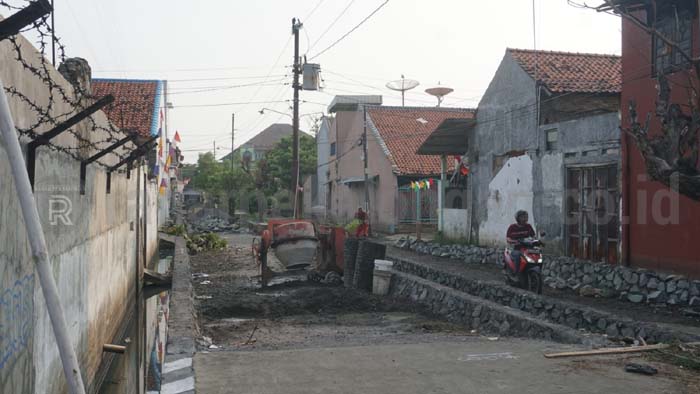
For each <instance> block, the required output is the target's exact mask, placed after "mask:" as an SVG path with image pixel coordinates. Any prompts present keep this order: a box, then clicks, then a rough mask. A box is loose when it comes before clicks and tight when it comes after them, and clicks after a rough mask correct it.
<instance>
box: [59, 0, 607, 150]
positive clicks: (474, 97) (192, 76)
mask: <svg viewBox="0 0 700 394" xmlns="http://www.w3.org/2000/svg"><path fill="white" fill-rule="evenodd" d="M385 1H386V0H293V1H292V0H254V1H243V0H201V1H194V0H147V1H144V0H120V1H107V0H55V9H56V11H55V18H56V31H57V34H58V36H59V37H60V38H61V41H62V42H63V44H65V46H66V54H67V56H69V57H73V56H78V57H83V58H85V59H87V60H88V62H89V63H90V65H91V67H92V70H93V77H96V78H131V79H160V80H167V81H168V84H167V85H168V98H167V101H168V102H170V103H172V105H173V108H172V109H170V110H168V128H169V134H170V135H171V136H172V135H173V134H174V132H175V131H176V130H177V131H178V132H179V134H180V136H181V139H182V143H181V149H183V151H184V155H185V162H195V161H196V160H197V156H198V154H199V153H204V152H207V151H212V150H213V148H214V142H215V143H216V147H217V151H216V156H217V157H222V156H224V155H225V154H227V153H228V152H230V150H231V117H232V114H235V134H234V142H235V146H238V145H240V144H242V143H244V142H245V141H246V140H248V139H250V138H252V137H253V136H254V135H255V134H257V133H258V132H260V131H261V130H263V129H264V128H265V127H267V126H269V125H270V124H272V123H291V113H292V110H291V101H290V100H291V98H292V88H291V84H290V82H291V80H292V75H291V68H290V66H291V64H292V62H293V39H292V35H291V19H292V18H293V17H297V18H300V19H301V21H302V23H303V24H304V26H303V29H302V31H301V36H300V48H301V49H300V50H301V54H306V55H307V58H308V59H311V58H312V57H313V60H309V62H313V63H319V64H320V66H321V75H322V78H323V85H324V88H323V91H320V92H311V91H302V92H301V99H302V100H303V102H302V104H301V107H300V113H301V114H302V115H303V116H302V118H301V128H302V130H306V131H308V130H310V129H311V127H312V125H313V124H314V120H315V119H316V118H318V117H319V116H320V115H321V113H322V112H325V111H326V110H327V106H328V104H329V103H330V102H331V100H332V99H333V97H334V96H335V95H342V94H380V95H382V96H383V100H384V104H385V105H400V104H401V96H400V94H399V93H398V92H393V91H391V90H389V89H387V88H386V87H385V85H386V83H387V82H389V81H392V80H396V79H399V78H400V77H401V75H402V74H403V75H405V76H406V78H411V79H415V80H418V81H419V82H420V85H419V86H418V87H417V88H415V89H414V90H412V91H409V92H408V93H407V95H406V105H412V106H434V105H436V103H437V102H436V99H435V98H434V97H432V96H429V95H427V94H426V93H425V92H424V90H425V89H426V88H429V87H434V86H437V85H438V83H440V85H441V86H447V87H450V88H453V89H454V92H453V93H452V94H450V95H449V96H447V97H446V98H445V101H444V102H443V106H449V107H468V108H475V107H477V105H478V103H479V99H480V97H481V95H482V94H483V92H484V91H485V89H486V88H487V87H488V84H489V82H490V81H491V78H492V77H493V75H494V73H495V71H496V68H497V67H498V64H499V63H500V61H501V59H502V58H503V55H504V53H505V49H506V48H508V47H510V48H528V49H531V48H533V47H535V45H536V47H537V49H546V50H557V51H570V52H590V53H604V54H619V53H620V20H619V18H617V17H615V16H612V15H607V14H600V13H596V12H595V11H592V10H586V9H579V8H576V7H573V6H571V5H569V4H568V3H567V0H535V1H534V7H535V21H534V27H535V31H536V37H537V38H536V43H535V40H534V37H533V1H531V0H498V1H486V0H482V1H476V0H389V1H388V2H387V3H386V5H384V6H383V7H382V8H381V9H380V10H379V11H378V12H377V13H376V14H374V15H373V16H372V17H370V18H369V19H368V20H367V21H366V22H365V23H364V24H362V25H361V26H360V27H359V28H357V30H355V31H353V32H352V33H350V34H349V35H348V36H347V37H345V38H344V39H342V40H341V41H339V42H338V43H337V44H336V45H335V46H333V47H332V48H330V49H329V50H327V51H325V52H323V53H322V54H320V55H319V56H318V57H315V55H316V54H318V53H320V52H321V51H323V50H324V49H326V48H327V47H329V46H330V45H331V44H333V43H334V42H335V41H336V40H338V39H339V38H341V36H343V35H344V34H346V33H347V32H349V31H350V30H351V29H352V28H353V27H355V26H356V25H357V24H358V23H360V21H362V20H363V19H364V18H366V17H367V16H368V15H370V14H371V13H372V12H373V11H374V10H375V9H376V8H377V7H379V6H380V5H381V4H382V3H384V2H385ZM241 85H243V86H241ZM245 103H248V104H245ZM263 109H264V110H263ZM261 110H263V112H264V114H260V111H261ZM275 111H278V112H281V113H282V114H280V113H277V112H275Z"/></svg>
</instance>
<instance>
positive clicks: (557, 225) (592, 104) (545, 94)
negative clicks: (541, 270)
mask: <svg viewBox="0 0 700 394" xmlns="http://www.w3.org/2000/svg"><path fill="white" fill-rule="evenodd" d="M620 70H621V61H620V57H618V56H611V55H598V54H581V53H567V52H550V51H533V50H522V49H507V50H506V52H505V55H504V57H503V60H502V61H501V63H500V65H499V67H498V69H497V71H496V74H495V75H494V77H493V79H492V81H491V83H490V84H489V86H488V88H487V90H486V92H485V93H484V95H483V97H482V99H481V101H480V102H479V107H478V111H477V115H476V125H475V127H474V128H473V130H472V131H471V132H469V133H467V139H468V148H469V152H468V154H467V156H468V161H469V168H470V171H471V172H470V174H469V178H470V183H471V184H472V185H471V186H472V187H471V190H472V196H471V229H470V232H471V234H470V235H471V236H472V238H473V239H475V240H478V242H479V243H480V244H482V245H492V246H493V245H502V244H504V243H505V232H506V229H507V227H508V226H509V225H510V224H511V223H513V222H514V221H515V219H514V215H515V212H516V211H517V210H519V209H524V210H526V211H528V212H529V213H530V222H531V223H532V224H533V225H534V226H536V228H537V229H538V231H545V232H546V233H547V236H546V238H547V250H548V252H550V253H558V254H567V255H572V256H576V257H580V258H584V259H591V260H597V261H600V260H603V261H609V262H618V261H619V252H620V232H619V226H620V223H619V205H620V184H621V183H620V171H621V167H620V132H619V126H620V120H619V108H620V89H621V86H620V82H621V79H620V78H621V77H620V75H621V71H620Z"/></svg>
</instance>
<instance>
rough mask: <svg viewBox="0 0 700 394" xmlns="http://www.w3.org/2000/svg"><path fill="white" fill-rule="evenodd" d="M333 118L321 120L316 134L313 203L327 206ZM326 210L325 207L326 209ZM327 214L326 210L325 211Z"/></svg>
mask: <svg viewBox="0 0 700 394" xmlns="http://www.w3.org/2000/svg"><path fill="white" fill-rule="evenodd" d="M331 121H332V119H331V118H328V117H324V118H323V120H322V121H321V127H319V129H318V133H317V134H316V164H317V167H316V176H317V179H318V184H317V190H316V201H312V204H313V205H316V206H322V207H324V208H326V195H327V192H328V178H329V176H328V171H329V166H330V164H329V163H328V161H329V160H330V152H331V145H330V142H329V134H330V129H331ZM324 211H325V209H324ZM324 214H325V212H324Z"/></svg>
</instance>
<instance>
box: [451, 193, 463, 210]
mask: <svg viewBox="0 0 700 394" xmlns="http://www.w3.org/2000/svg"><path fill="white" fill-rule="evenodd" d="M452 208H453V209H462V197H460V196H455V198H454V199H453V200H452Z"/></svg>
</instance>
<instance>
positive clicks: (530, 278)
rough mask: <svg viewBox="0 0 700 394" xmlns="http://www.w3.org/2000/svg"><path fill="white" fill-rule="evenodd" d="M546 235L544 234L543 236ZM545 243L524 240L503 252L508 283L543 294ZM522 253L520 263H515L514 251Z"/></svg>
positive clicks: (532, 239)
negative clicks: (543, 251)
mask: <svg viewBox="0 0 700 394" xmlns="http://www.w3.org/2000/svg"><path fill="white" fill-rule="evenodd" d="M542 235H544V234H542ZM543 247H544V243H543V242H542V241H540V240H538V239H534V238H523V239H521V240H518V241H517V243H515V244H513V246H512V248H510V249H509V248H506V249H505V251H504V252H503V275H504V277H505V280H506V283H507V284H509V285H511V286H516V287H519V288H521V289H525V290H529V291H532V292H534V293H537V294H542V248H543ZM515 249H517V250H519V251H520V259H519V261H513V257H512V252H513V250H515ZM516 267H517V269H516Z"/></svg>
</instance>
